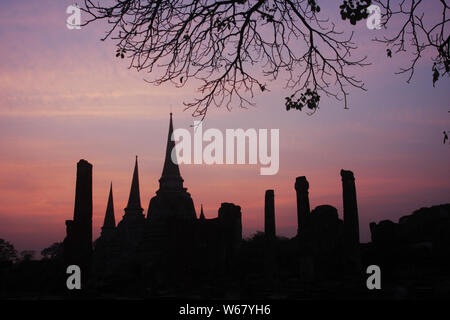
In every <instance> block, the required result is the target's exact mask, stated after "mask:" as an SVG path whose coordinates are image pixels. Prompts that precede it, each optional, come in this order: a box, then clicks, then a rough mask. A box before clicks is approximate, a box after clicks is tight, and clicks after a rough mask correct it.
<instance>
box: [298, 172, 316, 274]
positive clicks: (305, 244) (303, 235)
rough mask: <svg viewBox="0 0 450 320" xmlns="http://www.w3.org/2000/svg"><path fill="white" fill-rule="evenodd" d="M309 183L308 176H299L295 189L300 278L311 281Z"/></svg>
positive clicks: (312, 263)
mask: <svg viewBox="0 0 450 320" xmlns="http://www.w3.org/2000/svg"><path fill="white" fill-rule="evenodd" d="M308 190H309V183H308V180H306V177H304V176H302V177H297V179H296V180H295V191H297V219H298V229H297V237H298V248H299V249H298V250H299V264H300V265H299V267H300V270H299V271H300V280H301V281H302V282H310V281H312V280H313V279H314V259H313V257H312V252H311V237H310V232H309V230H308V219H309V214H310V211H311V210H310V207H309V191H308Z"/></svg>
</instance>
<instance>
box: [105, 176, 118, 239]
mask: <svg viewBox="0 0 450 320" xmlns="http://www.w3.org/2000/svg"><path fill="white" fill-rule="evenodd" d="M115 227H116V219H115V218H114V201H113V194H112V182H111V186H110V188H109V197H108V205H107V206H106V213H105V220H104V221H103V227H102V235H103V234H104V233H105V232H106V230H110V229H114V228H115Z"/></svg>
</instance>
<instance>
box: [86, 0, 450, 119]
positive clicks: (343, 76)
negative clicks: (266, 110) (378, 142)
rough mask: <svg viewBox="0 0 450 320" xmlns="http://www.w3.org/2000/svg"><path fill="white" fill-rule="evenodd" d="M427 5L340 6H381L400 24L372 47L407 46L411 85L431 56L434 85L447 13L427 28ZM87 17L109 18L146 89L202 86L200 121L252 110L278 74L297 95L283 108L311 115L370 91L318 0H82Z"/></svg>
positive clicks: (444, 47) (351, 16)
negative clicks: (218, 111) (351, 91)
mask: <svg viewBox="0 0 450 320" xmlns="http://www.w3.org/2000/svg"><path fill="white" fill-rule="evenodd" d="M424 2H425V1H422V0H398V1H390V0H374V1H372V0H345V1H343V2H342V4H341V6H340V7H339V8H340V16H341V19H343V20H348V21H349V22H350V23H351V24H356V23H357V21H359V20H362V19H365V18H367V17H368V12H367V8H368V7H369V6H370V5H371V4H377V5H378V6H379V7H381V9H382V12H381V14H382V20H381V22H382V27H386V28H387V27H388V25H390V24H391V21H392V20H393V18H394V17H398V20H396V21H401V19H402V18H404V19H405V21H404V22H403V23H402V24H401V26H400V30H399V32H398V33H396V34H395V35H394V36H393V37H390V38H383V39H375V40H376V41H379V42H383V43H385V44H386V45H387V46H388V47H389V51H387V52H388V55H389V56H392V54H393V53H394V52H399V51H405V50H406V48H407V47H409V48H411V52H412V55H413V59H412V63H411V65H410V66H409V67H405V68H404V69H401V70H400V71H399V72H400V73H405V72H409V78H408V82H409V81H410V80H411V78H412V76H413V74H414V68H415V66H416V64H417V62H418V60H419V59H420V58H421V57H422V56H423V52H424V50H426V49H428V48H431V49H433V50H434V52H435V57H434V58H433V68H432V71H433V84H434V83H435V82H436V81H437V80H438V79H439V77H440V76H442V74H448V73H449V36H448V30H446V29H445V25H446V24H447V23H448V18H447V16H446V10H447V9H448V8H449V7H448V5H447V4H446V1H444V0H441V1H440V5H441V7H442V19H438V20H435V19H434V17H433V22H432V23H431V25H429V26H427V25H426V23H425V21H424V12H425V10H426V9H427V8H426V6H425V5H424ZM82 10H83V11H84V12H86V13H88V14H89V15H88V18H87V20H86V21H85V23H84V24H88V23H91V22H92V21H96V20H105V21H107V23H108V24H109V28H108V30H107V32H106V35H105V37H104V38H103V39H102V40H105V39H107V38H111V39H113V40H115V41H116V42H117V51H116V56H117V57H120V58H125V57H127V58H129V59H130V60H131V62H130V68H136V69H137V70H138V71H140V70H146V71H148V72H150V73H152V76H153V77H152V79H151V80H148V82H151V83H155V84H157V85H159V84H162V83H165V82H172V83H174V84H175V85H176V86H177V87H182V86H184V85H185V84H186V83H188V81H189V80H191V79H197V80H200V81H201V83H202V84H201V85H200V87H199V91H200V93H201V96H200V97H198V98H196V99H195V100H194V101H191V102H187V103H185V106H186V108H191V109H192V110H193V115H194V116H201V117H202V118H204V117H205V115H206V112H207V110H208V107H209V106H211V105H216V106H222V105H224V106H226V107H227V108H228V109H230V108H231V105H232V104H234V103H235V102H236V103H237V104H238V105H240V106H241V107H244V106H246V105H247V104H252V102H251V99H252V97H253V94H254V90H255V89H256V90H259V91H262V92H263V91H266V90H268V89H269V88H268V86H267V84H266V83H265V82H264V81H263V80H261V79H268V80H275V79H277V77H278V76H279V74H280V73H281V72H286V73H287V74H288V78H287V80H286V87H287V88H289V89H290V90H292V92H293V94H292V95H291V96H289V97H287V98H286V101H285V105H286V108H287V109H288V110H289V109H291V108H293V109H298V110H301V109H303V108H304V107H307V108H308V109H309V110H310V111H311V112H314V111H315V110H316V109H317V108H318V104H319V101H320V95H323V94H325V95H326V96H332V97H335V98H337V99H339V100H341V99H342V100H343V101H344V105H345V107H346V108H347V105H348V101H347V96H348V87H356V88H360V89H364V84H363V83H362V82H361V81H360V80H358V79H357V78H356V77H355V76H353V75H351V74H350V73H349V67H354V66H359V67H362V66H364V65H366V63H365V57H362V58H353V56H352V54H353V53H354V51H355V49H356V48H357V47H356V46H355V45H354V43H353V42H352V36H353V33H350V34H347V35H346V34H344V33H342V32H339V31H338V30H336V29H335V24H334V23H333V22H332V20H331V19H329V18H327V17H323V14H321V13H320V11H321V8H320V1H318V0H222V1H210V0H192V1H189V2H187V1H179V0H168V1H162V0H157V1H140V0H111V1H100V0H98V1H91V0H84V7H83V8H82ZM391 49H392V50H393V49H395V50H394V51H392V50H391ZM157 68H158V69H160V71H162V72H154V71H155V69H157Z"/></svg>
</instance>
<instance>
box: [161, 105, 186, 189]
mask: <svg viewBox="0 0 450 320" xmlns="http://www.w3.org/2000/svg"><path fill="white" fill-rule="evenodd" d="M172 135H173V123H172V112H171V113H170V122H169V134H168V137H167V147H166V158H165V160H164V167H163V171H162V175H161V179H159V190H160V191H180V190H183V178H182V177H181V175H180V168H179V167H178V162H177V163H174V161H172V150H174V148H175V141H173V140H172Z"/></svg>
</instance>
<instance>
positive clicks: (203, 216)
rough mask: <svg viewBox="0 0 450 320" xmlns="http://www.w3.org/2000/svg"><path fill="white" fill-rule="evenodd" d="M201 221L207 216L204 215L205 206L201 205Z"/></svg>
mask: <svg viewBox="0 0 450 320" xmlns="http://www.w3.org/2000/svg"><path fill="white" fill-rule="evenodd" d="M200 220H205V214H204V213H203V204H202V205H201V209H200Z"/></svg>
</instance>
